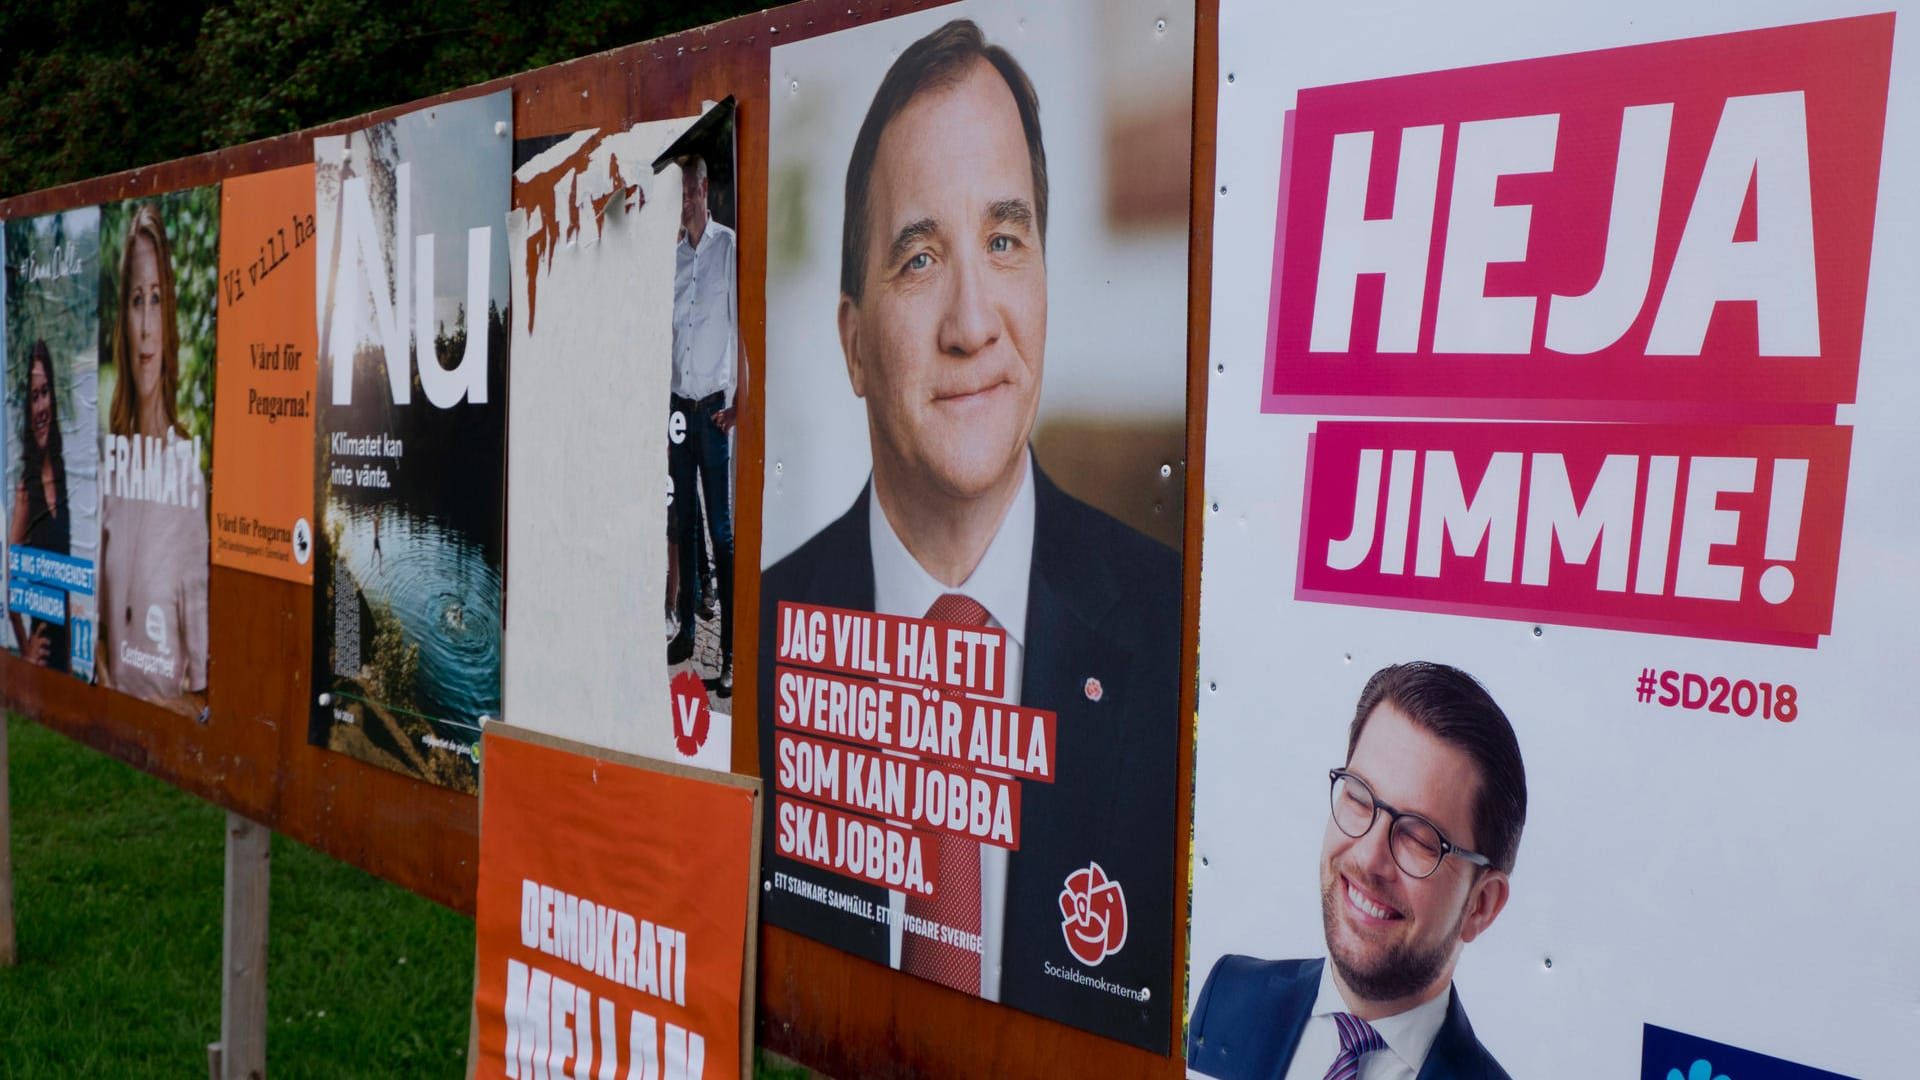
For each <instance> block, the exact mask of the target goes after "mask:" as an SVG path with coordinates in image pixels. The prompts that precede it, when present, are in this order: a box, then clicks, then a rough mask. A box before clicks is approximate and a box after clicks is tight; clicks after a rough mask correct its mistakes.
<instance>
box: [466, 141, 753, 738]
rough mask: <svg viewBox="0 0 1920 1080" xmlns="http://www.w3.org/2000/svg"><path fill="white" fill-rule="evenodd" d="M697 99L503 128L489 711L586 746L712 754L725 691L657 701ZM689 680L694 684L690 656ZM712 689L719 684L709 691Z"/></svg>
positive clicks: (663, 690)
mask: <svg viewBox="0 0 1920 1080" xmlns="http://www.w3.org/2000/svg"><path fill="white" fill-rule="evenodd" d="M696 119H697V118H695V117H685V118H680V119H672V120H660V121H653V122H649V123H643V124H637V125H634V126H633V127H632V128H631V129H629V130H624V131H621V130H601V129H594V130H586V131H578V132H573V133H570V134H566V135H559V136H551V137H539V138H531V139H524V140H521V141H520V142H519V144H518V145H517V146H516V148H515V157H516V161H517V164H516V167H515V170H514V186H513V191H514V195H513V212H512V214H511V215H510V216H509V218H508V225H507V228H508V240H509V252H510V262H511V270H512V282H513V289H514V295H513V305H512V306H513V310H514V311H515V312H516V313H517V317H516V318H515V319H514V322H513V327H512V337H513V356H514V364H513V371H512V374H511V379H512V382H511V393H510V395H509V396H510V398H511V401H512V406H511V409H512V415H511V418H510V421H511V426H512V428H513V429H514V430H516V431H524V432H536V433H537V434H536V435H534V436H532V437H529V438H526V439H523V440H520V441H518V442H517V443H516V445H515V450H514V453H513V455H512V456H511V459H510V460H509V462H508V472H507V500H508V502H507V529H508V532H507V541H508V546H509V547H511V548H512V549H513V551H514V553H515V566H516V570H515V573H514V579H513V592H512V595H511V606H512V608H513V611H514V618H513V621H512V623H511V624H510V625H509V626H508V627H507V651H506V655H507V664H506V672H505V680H506V702H505V712H504V718H505V719H506V720H507V721H508V722H509V723H511V724H513V725H515V726H516V727H522V728H528V729H532V730H535V731H541V732H546V733H548V734H553V735H558V736H562V737H565V738H569V739H573V740H576V741H579V742H582V743H585V744H587V745H590V746H599V747H605V748H607V749H610V750H618V751H623V752H626V753H633V754H642V755H645V756H647V757H652V758H659V759H662V760H666V761H674V762H679V763H682V764H692V765H698V766H701V767H704V768H714V769H720V770H725V769H726V768H727V767H728V765H729V764H730V761H729V756H730V750H731V726H730V725H729V724H728V722H727V718H726V716H725V714H724V712H723V711H721V710H714V709H711V708H701V707H696V708H692V709H689V710H688V711H687V713H685V714H678V713H673V712H670V710H669V709H668V708H667V707H666V702H667V701H668V698H669V694H670V692H671V691H670V687H671V686H672V683H671V681H670V678H669V672H668V669H667V665H666V664H665V663H664V662H662V661H661V660H660V659H659V655H658V653H657V652H656V651H655V650H656V649H657V648H658V647H659V644H660V642H661V641H662V640H664V639H663V638H661V637H660V636H659V635H660V621H659V613H660V610H661V608H660V603H661V599H660V598H661V597H663V596H665V595H667V589H668V586H669V582H670V581H671V570H670V569H669V565H670V563H669V551H670V548H669V546H668V529H667V520H668V505H667V500H666V499H665V498H659V497H657V496H658V495H659V494H660V487H661V486H664V485H659V484H657V483H656V482H657V481H658V480H659V478H661V477H664V476H665V475H666V474H667V459H668V447H669V442H670V431H671V426H670V423H669V416H668V395H667V372H668V370H669V367H670V364H671V356H672V346H673V319H672V313H673V310H674V308H673V303H674V301H673V296H674V245H675V237H676V234H677V233H678V231H679V229H680V221H681V217H682V199H681V194H680V193H681V170H680V169H678V168H674V167H671V165H670V164H669V165H668V166H666V167H660V168H656V162H658V161H659V160H660V158H661V155H662V154H664V153H666V152H668V151H669V150H671V149H672V148H673V147H674V146H676V145H677V144H678V143H679V142H680V140H681V139H682V138H684V137H685V136H686V135H687V133H688V132H689V131H690V129H691V128H692V127H693V126H694V124H695V121H696ZM692 690H693V696H692V700H693V702H694V704H695V705H696V706H704V705H705V704H706V701H707V698H706V690H705V686H704V685H703V684H702V683H701V681H700V679H699V676H698V675H697V674H695V675H694V676H692ZM722 709H724V704H723V705H722Z"/></svg>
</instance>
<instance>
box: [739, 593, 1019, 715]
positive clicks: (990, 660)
mask: <svg viewBox="0 0 1920 1080" xmlns="http://www.w3.org/2000/svg"><path fill="white" fill-rule="evenodd" d="M779 634H780V637H779V652H778V657H777V658H778V660H779V662H780V663H783V664H799V665H802V666H804V667H813V668H824V669H826V670H828V671H837V672H840V673H841V674H844V675H867V676H873V677H877V678H894V679H904V680H908V681H911V682H914V683H924V684H928V685H934V686H942V687H946V688H948V689H952V690H959V691H962V692H964V693H969V694H982V695H986V696H988V697H999V696H1000V695H1002V694H1004V693H1006V678H1007V634H1006V631H1004V630H997V629H994V628H993V627H988V626H963V625H959V624H956V623H943V622H933V621H931V620H928V619H913V618H908V617H906V616H904V615H878V614H875V613H874V612H871V611H849V610H846V609H844V608H831V607H817V606H814V605H812V604H791V603H787V602H785V601H782V602H781V603H780V626H779Z"/></svg>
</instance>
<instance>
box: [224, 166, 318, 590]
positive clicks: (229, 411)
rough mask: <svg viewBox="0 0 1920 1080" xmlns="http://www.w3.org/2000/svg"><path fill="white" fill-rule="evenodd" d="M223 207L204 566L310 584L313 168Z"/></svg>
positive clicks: (229, 188) (239, 187) (231, 184)
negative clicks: (209, 554)
mask: <svg viewBox="0 0 1920 1080" xmlns="http://www.w3.org/2000/svg"><path fill="white" fill-rule="evenodd" d="M220 202H221V206H220V220H221V229H220V317H219V319H218V321H217V322H216V326H217V333H218V335H219V352H220V370H219V377H218V378H216V379H215V380H214V424H215V426H216V427H217V428H218V430H219V432H220V438H219V440H218V441H217V442H215V444H214V447H213V462H214V469H213V475H214V476H215V477H217V478H218V480H217V482H216V483H215V484H214V486H213V561H214V563H215V564H216V565H219V566H230V567H233V568H234V569H236V570H251V571H253V572H254V573H257V574H267V575H269V576H271V577H278V578H285V579H287V580H288V581H297V582H299V583H301V584H303V585H307V584H312V582H313V567H312V559H313V385H314V367H313V358H314V351H315V350H314V337H315V335H314V314H313V310H314V309H313V295H314V294H313V265H314V258H313V254H314V252H313V166H312V165H296V166H294V167H293V168H290V169H279V170H277V171H274V172H264V173H254V174H252V175H249V176H236V177H234V178H233V179H231V180H228V181H227V182H226V183H225V185H224V187H223V189H222V194H221V200H220Z"/></svg>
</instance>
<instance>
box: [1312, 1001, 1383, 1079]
mask: <svg viewBox="0 0 1920 1080" xmlns="http://www.w3.org/2000/svg"><path fill="white" fill-rule="evenodd" d="M1333 1022H1334V1024H1336V1025H1337V1026H1338V1027H1339V1028H1340V1056H1339V1057H1337V1058H1334V1059H1333V1066H1332V1067H1331V1068H1329V1069H1328V1070H1327V1075H1326V1078H1325V1080H1354V1077H1357V1076H1359V1075H1360V1058H1361V1057H1362V1056H1363V1055H1365V1054H1371V1053H1373V1052H1374V1051H1375V1050H1385V1049H1386V1048H1387V1040H1385V1039H1383V1038H1381V1037H1380V1033H1379V1032H1378V1031H1375V1030H1373V1025H1372V1024H1369V1023H1367V1022H1366V1021H1365V1020H1362V1019H1360V1018H1359V1017H1357V1016H1355V1015H1353V1014H1352V1013H1334V1014H1333Z"/></svg>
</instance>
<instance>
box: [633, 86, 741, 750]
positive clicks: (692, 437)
mask: <svg viewBox="0 0 1920 1080" xmlns="http://www.w3.org/2000/svg"><path fill="white" fill-rule="evenodd" d="M733 132H734V123H733V99H732V98H728V99H727V100H725V101H723V102H721V103H719V104H717V105H714V106H712V107H711V108H709V109H708V110H707V111H706V113H705V114H704V115H702V116H701V117H700V120H699V121H698V122H697V123H695V124H694V125H693V126H692V127H690V128H688V129H687V131H686V133H685V134H684V135H682V136H681V137H680V138H679V139H677V140H675V141H674V144H673V145H672V146H670V147H668V148H667V149H666V150H665V151H663V152H662V153H661V156H660V157H659V158H658V159H656V160H655V162H654V167H655V168H657V169H664V170H666V171H671V172H676V173H678V174H679V177H680V203H679V207H678V210H679V229H678V230H677V231H676V234H675V238H674V245H673V334H672V342H671V348H672V364H671V367H670V372H671V373H670V375H669V378H668V395H667V414H666V415H667V580H666V589H665V594H664V595H665V597H666V618H667V651H666V657H667V679H668V701H669V707H670V720H671V723H672V734H673V738H674V745H675V747H676V749H677V750H678V751H680V752H682V753H684V752H685V750H686V749H687V748H688V747H689V746H694V747H699V746H711V745H714V743H715V742H716V741H717V742H718V743H719V746H718V747H717V748H716V752H713V753H711V754H710V755H709V757H710V759H711V760H712V762H713V763H712V764H711V765H710V766H709V767H717V768H725V767H727V766H728V765H730V764H731V761H730V760H729V758H730V747H731V734H732V731H733V717H732V713H733V704H732V702H733V634H734V625H735V623H734V605H733V588H734V584H733V583H734V563H733V551H734V547H733V525H734V507H733V478H734V465H733V462H734V453H733V451H734V426H735V421H736V419H737V418H738V416H739V403H740V401H739V388H740V387H742V386H744V385H745V384H746V378H747V369H746V363H747V359H746V350H745V349H744V348H743V347H742V344H741V337H740V283H739V266H740V257H739V247H740V241H739V236H738V234H737V233H736V231H735V229H736V227H737V226H738V224H739V222H738V219H737V217H736V215H735V212H734V207H735V201H734V187H733V177H734V153H733Z"/></svg>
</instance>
